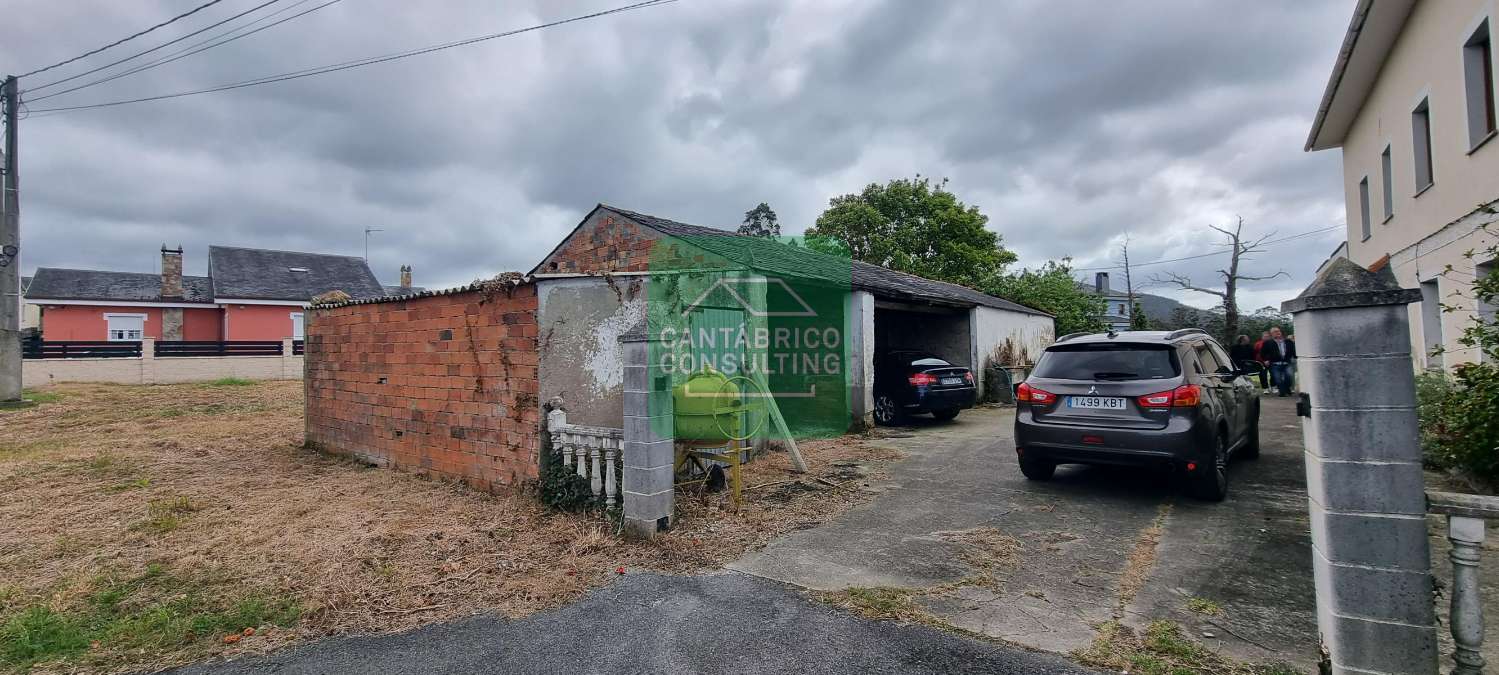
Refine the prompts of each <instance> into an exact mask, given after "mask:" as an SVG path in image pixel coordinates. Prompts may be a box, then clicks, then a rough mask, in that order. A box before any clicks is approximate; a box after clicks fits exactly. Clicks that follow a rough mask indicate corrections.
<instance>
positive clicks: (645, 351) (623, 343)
mask: <svg viewBox="0 0 1499 675" xmlns="http://www.w3.org/2000/svg"><path fill="white" fill-rule="evenodd" d="M620 351H621V354H620V357H621V358H622V359H624V363H625V365H626V366H643V365H645V364H646V359H647V358H648V357H649V356H650V351H651V350H650V343H648V342H646V341H644V340H620Z"/></svg>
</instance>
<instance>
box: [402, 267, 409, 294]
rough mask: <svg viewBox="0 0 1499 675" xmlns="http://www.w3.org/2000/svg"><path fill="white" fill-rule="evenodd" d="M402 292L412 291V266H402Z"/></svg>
mask: <svg viewBox="0 0 1499 675" xmlns="http://www.w3.org/2000/svg"><path fill="white" fill-rule="evenodd" d="M401 290H411V266H410V265H402V266H401Z"/></svg>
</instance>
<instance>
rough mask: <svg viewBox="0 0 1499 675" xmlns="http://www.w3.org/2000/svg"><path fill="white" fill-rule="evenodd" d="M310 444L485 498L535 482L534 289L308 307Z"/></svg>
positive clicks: (537, 429) (537, 423)
mask: <svg viewBox="0 0 1499 675" xmlns="http://www.w3.org/2000/svg"><path fill="white" fill-rule="evenodd" d="M306 351H307V356H306V378H305V383H304V386H305V388H306V392H307V442H308V444H309V446H311V447H315V448H317V449H320V450H325V451H328V452H333V453H337V454H344V455H351V456H355V457H358V458H361V459H363V460H366V461H369V462H373V463H375V464H378V465H381V466H388V467H394V468H397V469H402V470H407V471H413V472H416V473H419V474H423V475H428V476H432V477H435V478H446V479H452V480H457V481H462V482H464V483H466V484H468V485H470V486H473V487H476V488H479V489H484V490H493V489H497V488H500V487H501V486H510V485H515V484H517V483H521V482H526V481H529V480H532V479H535V478H536V477H537V469H538V448H539V445H538V441H539V433H540V413H539V407H538V404H537V399H536V392H537V376H536V368H537V364H538V351H537V342H536V287H535V286H534V285H530V284H526V285H522V286H518V287H515V288H513V289H510V291H509V292H508V293H507V292H506V291H505V290H500V291H497V292H495V293H493V294H487V293H485V292H483V291H465V292H462V293H456V294H452V295H443V296H433V297H424V298H414V299H409V300H401V301H395V302H381V303H374V304H364V305H348V306H344V307H336V308H331V309H309V310H308V311H307V314H306Z"/></svg>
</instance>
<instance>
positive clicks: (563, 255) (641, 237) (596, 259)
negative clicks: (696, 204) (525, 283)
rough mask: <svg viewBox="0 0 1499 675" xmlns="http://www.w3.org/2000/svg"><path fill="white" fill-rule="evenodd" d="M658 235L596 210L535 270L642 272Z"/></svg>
mask: <svg viewBox="0 0 1499 675" xmlns="http://www.w3.org/2000/svg"><path fill="white" fill-rule="evenodd" d="M660 238H661V235H660V233H658V232H656V231H655V230H652V229H650V228H647V227H642V226H640V225H639V224H637V223H635V222H634V221H632V220H630V219H628V218H624V217H622V216H618V215H615V214H612V213H608V212H606V211H603V210H599V211H596V212H594V214H593V215H592V216H590V217H589V218H588V220H587V221H585V222H584V223H583V224H582V226H580V227H579V228H578V229H577V230H575V231H574V232H573V233H572V234H571V235H570V236H568V238H567V239H564V240H563V241H562V243H561V244H559V245H558V246H557V250H555V251H553V252H552V254H551V255H549V256H547V257H546V260H543V261H541V265H540V266H538V267H537V268H536V271H537V273H540V274H545V273H549V272H551V273H557V272H643V271H646V270H648V269H649V267H650V259H651V246H652V245H653V244H655V242H656V240H657V239H660Z"/></svg>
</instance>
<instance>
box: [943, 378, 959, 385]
mask: <svg viewBox="0 0 1499 675" xmlns="http://www.w3.org/2000/svg"><path fill="white" fill-rule="evenodd" d="M942 384H963V378H961V377H944V378H942Z"/></svg>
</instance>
